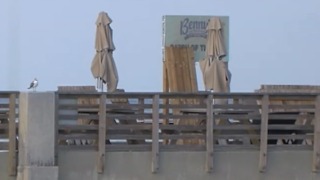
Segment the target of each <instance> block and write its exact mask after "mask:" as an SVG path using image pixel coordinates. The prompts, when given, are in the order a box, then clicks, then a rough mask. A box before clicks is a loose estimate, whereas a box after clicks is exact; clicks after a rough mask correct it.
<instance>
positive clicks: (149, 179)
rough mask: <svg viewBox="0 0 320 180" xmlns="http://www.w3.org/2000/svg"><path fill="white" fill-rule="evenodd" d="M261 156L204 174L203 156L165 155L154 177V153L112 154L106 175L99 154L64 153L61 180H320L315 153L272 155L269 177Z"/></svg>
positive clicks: (233, 159)
mask: <svg viewBox="0 0 320 180" xmlns="http://www.w3.org/2000/svg"><path fill="white" fill-rule="evenodd" d="M258 155H259V153H258V152H253V151H249V152H248V151H241V152H216V153H215V156H214V157H215V160H214V172H213V173H212V174H207V173H206V172H205V170H204V162H205V154H204V153H203V152H162V153H160V171H159V173H157V174H152V173H151V169H150V164H151V153H150V152H112V153H111V152H109V153H107V154H106V157H107V159H106V160H107V161H106V165H105V173H104V174H101V175H100V174H99V175H98V174H97V172H96V161H95V160H96V152H93V151H60V152H59V162H58V163H59V180H195V179H199V180H200V179H201V180H212V179H214V180H319V179H320V174H314V173H312V172H311V160H312V153H311V151H295V152H294V151H278V152H270V153H269V156H268V157H269V158H268V168H267V172H266V173H263V174H262V173H259V171H258ZM5 162H7V153H0V180H15V178H14V177H8V176H7V167H6V163H5Z"/></svg>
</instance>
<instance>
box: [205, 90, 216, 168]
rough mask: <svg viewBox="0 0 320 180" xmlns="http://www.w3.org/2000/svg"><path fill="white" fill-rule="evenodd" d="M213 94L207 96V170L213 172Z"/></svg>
mask: <svg viewBox="0 0 320 180" xmlns="http://www.w3.org/2000/svg"><path fill="white" fill-rule="evenodd" d="M212 103H213V95H212V94H210V95H209V96H208V97H207V134H206V150H207V152H206V171H207V172H208V173H211V172H212V170H213V144H214V143H213V125H214V117H213V106H212Z"/></svg>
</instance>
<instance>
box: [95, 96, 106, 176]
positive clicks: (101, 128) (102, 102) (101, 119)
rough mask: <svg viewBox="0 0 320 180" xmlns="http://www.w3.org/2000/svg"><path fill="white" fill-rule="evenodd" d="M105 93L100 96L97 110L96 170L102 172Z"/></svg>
mask: <svg viewBox="0 0 320 180" xmlns="http://www.w3.org/2000/svg"><path fill="white" fill-rule="evenodd" d="M106 123H107V122H106V95H104V94H102V95H101V96H100V110H99V138H98V162H97V171H98V173H100V174H102V173H103V172H104V165H105V159H106V157H105V153H106Z"/></svg>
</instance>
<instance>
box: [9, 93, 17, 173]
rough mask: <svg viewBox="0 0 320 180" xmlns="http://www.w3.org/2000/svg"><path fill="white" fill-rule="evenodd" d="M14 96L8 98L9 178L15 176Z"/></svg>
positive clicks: (15, 128)
mask: <svg viewBox="0 0 320 180" xmlns="http://www.w3.org/2000/svg"><path fill="white" fill-rule="evenodd" d="M16 136H17V127H16V94H14V93H12V94H10V97H9V166H8V168H9V169H8V171H9V175H10V176H16V174H17V138H16Z"/></svg>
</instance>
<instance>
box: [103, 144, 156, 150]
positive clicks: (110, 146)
mask: <svg viewBox="0 0 320 180" xmlns="http://www.w3.org/2000/svg"><path fill="white" fill-rule="evenodd" d="M106 150H107V152H119V151H151V150H152V145H151V144H107V145H106Z"/></svg>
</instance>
